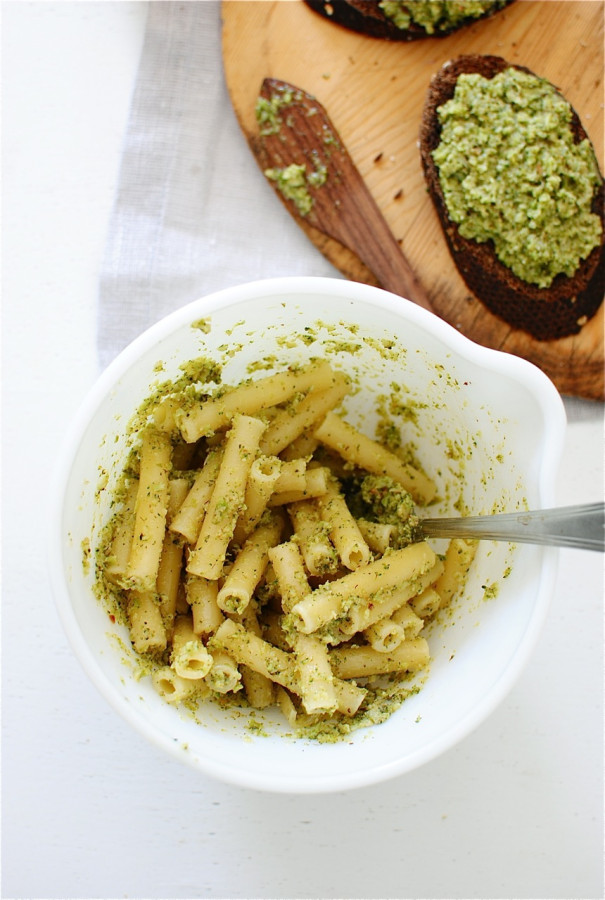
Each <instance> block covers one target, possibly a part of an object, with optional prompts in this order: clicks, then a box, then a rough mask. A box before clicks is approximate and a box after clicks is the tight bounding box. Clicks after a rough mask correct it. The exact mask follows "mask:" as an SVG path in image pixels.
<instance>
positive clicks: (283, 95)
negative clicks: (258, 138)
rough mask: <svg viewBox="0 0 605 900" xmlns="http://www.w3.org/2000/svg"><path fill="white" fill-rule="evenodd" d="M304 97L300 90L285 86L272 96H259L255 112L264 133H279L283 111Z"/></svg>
mask: <svg viewBox="0 0 605 900" xmlns="http://www.w3.org/2000/svg"><path fill="white" fill-rule="evenodd" d="M301 99H302V93H301V92H300V91H293V90H291V89H290V88H283V89H282V90H281V91H274V92H273V93H272V94H271V96H270V97H258V99H257V101H256V105H255V107H254V114H255V116H256V121H257V123H258V126H259V131H260V133H261V134H262V135H269V134H278V133H279V129H280V128H281V125H282V121H283V120H282V117H281V113H282V111H283V109H284V108H285V107H287V106H291V105H292V104H293V103H294V102H296V101H297V100H301Z"/></svg>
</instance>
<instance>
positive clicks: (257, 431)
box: [187, 415, 265, 578]
mask: <svg viewBox="0 0 605 900" xmlns="http://www.w3.org/2000/svg"><path fill="white" fill-rule="evenodd" d="M264 429H265V424H264V422H261V420H260V419H254V418H252V417H250V416H243V415H237V416H235V418H234V420H233V427H232V428H231V429H230V431H229V433H228V435H227V439H226V444H225V452H224V454H223V458H222V461H221V467H220V469H219V472H218V475H217V477H216V481H215V483H214V488H213V491H212V495H211V497H210V500H209V501H208V509H207V511H206V515H205V516H204V521H203V522H202V528H201V531H200V534H199V537H198V540H197V543H196V545H195V549H194V550H192V551H191V553H190V554H189V561H188V563H187V570H188V571H189V572H191V573H192V574H193V575H201V576H202V577H203V578H218V577H219V575H220V574H221V571H222V568H223V563H224V560H225V553H226V551H227V547H228V545H229V542H230V541H231V539H232V538H233V532H234V530H235V525H236V523H237V519H238V517H239V514H240V512H241V510H242V507H243V504H244V496H245V490H246V482H247V481H248V474H249V472H250V468H251V466H252V463H253V462H254V458H255V456H256V453H257V450H258V442H259V440H260V436H261V434H262V433H263V431H264Z"/></svg>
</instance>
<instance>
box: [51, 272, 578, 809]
mask: <svg viewBox="0 0 605 900" xmlns="http://www.w3.org/2000/svg"><path fill="white" fill-rule="evenodd" d="M309 292H311V293H321V292H327V293H329V294H331V295H332V296H338V297H340V298H343V299H349V300H351V302H352V303H356V302H362V303H366V304H370V305H372V306H376V307H379V308H383V309H386V310H389V311H391V312H394V313H395V314H399V315H400V314H401V311H402V304H403V305H404V310H405V311H404V315H403V316H402V321H405V319H406V318H407V319H409V320H411V321H412V322H414V323H415V324H417V325H418V326H419V327H420V328H421V329H422V330H425V331H427V332H429V333H430V334H431V335H432V336H433V337H436V338H437V339H438V340H440V341H441V342H442V343H443V344H444V345H445V346H446V347H447V348H448V349H449V350H451V351H453V352H456V353H457V354H459V355H460V356H462V357H463V358H466V359H467V360H469V361H470V362H473V363H474V364H475V365H481V366H485V367H487V368H488V369H490V370H491V371H492V372H494V373H496V374H498V375H502V376H505V377H508V378H511V379H512V380H514V381H517V382H521V381H522V382H523V384H524V386H525V387H526V388H527V390H528V392H529V393H530V394H531V395H532V396H533V397H534V399H535V401H536V403H537V404H538V405H539V406H540V408H541V409H542V410H543V413H544V436H543V442H544V446H547V447H548V453H547V454H546V455H545V456H544V457H543V458H542V459H541V466H540V471H539V475H538V486H537V488H538V496H539V497H541V498H542V505H543V506H544V507H547V506H549V505H552V504H553V495H554V488H555V483H556V481H555V479H556V474H557V471H558V468H559V465H560V461H561V457H562V452H563V444H564V437H565V429H566V414H565V407H564V405H563V400H562V398H561V396H560V394H559V392H558V391H557V389H556V387H555V385H554V384H553V382H552V381H551V380H550V379H549V378H548V376H547V375H546V374H545V373H544V372H542V370H540V369H539V368H538V367H537V366H536V365H534V364H533V363H531V362H529V361H527V360H525V359H523V358H521V357H517V356H513V355H512V354H509V353H506V352H504V351H500V350H495V349H492V348H488V347H485V346H482V345H480V344H477V343H476V342H474V341H472V340H471V339H469V338H467V337H466V336H465V335H463V334H461V333H460V332H458V331H457V330H456V329H455V328H454V327H453V326H452V325H450V324H449V323H447V322H445V321H444V320H442V319H440V318H439V317H438V316H436V315H435V314H433V313H431V312H429V311H427V310H425V309H423V308H421V307H419V306H417V305H415V304H414V303H412V302H411V301H409V300H406V299H405V298H402V297H400V296H398V295H396V294H393V293H391V292H389V291H385V290H383V289H382V288H378V287H374V286H372V285H367V284H363V283H360V282H351V281H348V280H346V279H342V278H329V277H324V276H285V277H279V278H265V279H260V280H256V281H251V282H246V283H243V284H239V285H234V286H231V287H228V288H224V289H222V290H219V291H215V292H212V293H210V294H207V295H204V296H201V297H199V298H197V299H195V300H193V301H191V302H189V303H187V304H185V305H184V306H182V307H180V308H178V309H176V310H174V311H173V312H171V313H169V314H168V315H166V316H164V317H163V318H162V319H160V320H159V321H157V322H155V323H154V324H152V325H151V326H150V327H149V328H147V329H146V330H145V331H143V332H142V333H141V334H140V335H138V336H137V337H136V338H135V339H134V340H133V341H131V342H130V343H129V344H128V345H127V346H126V347H124V349H123V350H122V351H121V352H120V353H119V354H118V355H117V356H116V357H115V358H114V359H113V360H112V361H111V362H110V363H109V365H108V366H107V367H106V368H105V369H104V370H103V371H102V372H101V373H100V375H99V376H98V377H97V378H96V380H95V381H94V383H93V384H92V385H91V386H90V388H89V389H88V391H87V392H86V394H85V396H84V398H83V399H82V400H81V402H80V404H79V406H78V407H77V410H76V413H75V414H74V415H73V417H72V419H71V421H70V423H69V426H68V428H67V430H66V432H65V434H64V437H63V440H62V442H61V445H60V448H59V452H58V454H57V457H56V460H55V465H54V467H53V471H52V474H51V480H50V490H49V504H48V508H47V542H46V544H47V566H48V571H49V576H50V584H51V589H52V594H53V597H54V603H55V608H56V610H57V613H58V615H59V619H60V621H61V624H62V626H63V629H64V632H65V634H66V636H67V638H68V642H69V644H70V646H71V649H72V651H73V652H74V654H75V655H76V657H77V658H78V661H79V663H80V665H81V666H82V668H83V669H84V671H85V672H86V674H87V675H88V677H89V678H90V680H91V681H92V683H93V684H94V685H95V687H96V688H97V690H98V691H99V692H100V694H101V695H102V696H103V697H104V698H105V700H106V701H107V702H108V704H109V705H110V706H111V707H112V708H113V709H114V710H115V711H116V712H118V713H119V714H120V715H121V717H122V718H123V719H125V720H126V721H127V722H128V724H130V725H131V726H132V727H134V728H135V730H137V731H138V732H139V733H140V734H141V735H142V736H144V737H145V738H146V739H147V740H148V741H150V743H151V744H153V745H155V746H156V747H158V748H160V749H162V750H164V751H167V752H168V753H169V754H170V755H171V756H172V757H173V758H176V759H178V760H179V761H181V762H184V763H186V764H188V765H189V766H190V767H193V768H195V769H196V770H197V771H200V772H202V773H205V774H208V775H210V776H212V777H215V778H217V779H218V780H220V781H223V782H225V783H230V784H235V785H238V786H240V787H247V788H251V789H255V790H262V791H267V792H274V793H275V792H278V793H292V794H296V793H327V792H336V791H343V790H348V789H356V788H360V787H365V786H369V785H372V784H376V783H378V782H382V781H385V780H387V779H390V778H393V777H396V776H398V775H403V774H405V773H407V772H410V771H412V770H413V769H416V768H418V767H419V766H420V765H424V764H426V763H428V762H429V761H431V760H433V759H435V758H436V757H438V756H439V755H441V754H442V753H444V752H445V751H446V750H448V749H450V748H452V747H454V746H455V745H456V744H458V743H459V742H460V741H461V740H462V739H463V738H464V737H466V736H467V735H469V734H470V733H471V732H472V731H474V730H475V729H476V728H477V727H478V726H479V725H480V724H481V723H482V722H483V721H484V720H485V719H486V718H487V717H488V716H489V714H490V712H491V711H493V710H495V709H496V708H497V706H498V705H499V704H500V703H501V701H502V700H503V699H504V698H505V696H506V695H507V694H508V693H509V691H510V690H511V688H512V687H513V685H514V684H515V682H516V681H517V679H518V677H519V675H520V674H521V672H522V670H523V669H524V668H525V666H526V664H527V662H528V660H529V658H530V656H531V653H532V652H533V649H534V647H535V644H536V643H537V640H538V638H539V635H540V633H541V631H542V627H543V625H544V621H545V619H546V616H547V613H548V608H549V605H550V596H551V594H552V585H553V583H554V579H555V575H556V567H557V562H558V558H559V551H558V549H557V548H554V547H553V548H551V547H542V548H540V551H541V552H542V565H541V570H540V579H539V587H538V590H537V595H536V601H535V605H534V612H533V614H532V617H531V619H530V620H529V622H528V628H527V629H526V631H525V633H524V634H523V637H522V641H521V642H520V644H519V645H518V646H517V648H516V650H515V653H514V656H513V657H512V659H511V660H510V661H509V664H508V665H507V667H506V668H505V670H504V671H503V672H502V673H501V674H500V676H499V678H498V679H497V681H496V682H495V683H494V684H493V685H492V687H491V689H490V690H489V692H488V693H486V694H485V696H484V697H483V698H482V700H481V702H480V703H478V704H477V705H476V706H475V707H473V709H472V710H470V711H469V712H468V713H467V714H466V715H465V716H463V717H462V719H460V720H459V721H458V722H457V724H456V725H455V726H454V727H451V728H450V729H449V730H448V731H447V732H445V733H443V734H442V735H440V736H439V737H438V738H436V739H434V740H433V741H432V742H431V743H430V744H429V745H427V746H425V747H423V748H422V750H418V751H416V752H415V753H414V754H410V755H408V757H407V759H406V760H404V758H403V757H402V758H401V760H399V761H398V760H394V761H392V762H389V763H382V764H378V765H377V766H374V767H371V768H365V769H361V770H359V771H356V772H349V773H344V774H343V775H342V776H334V775H333V774H331V775H329V776H322V775H321V774H315V775H314V776H312V777H311V776H310V777H305V779H304V780H302V781H301V780H300V779H299V780H298V781H297V777H296V776H294V777H292V778H291V777H289V776H280V777H277V776H275V775H269V774H267V775H265V774H263V773H258V772H254V771H251V770H250V769H246V768H245V766H242V767H239V768H237V769H235V768H234V767H233V765H232V764H229V765H228V766H226V765H224V764H222V763H221V761H220V760H214V759H209V758H207V757H206V758H204V759H203V760H202V759H197V758H194V757H193V755H192V754H191V753H189V752H187V751H186V750H184V749H183V748H182V747H181V745H180V743H178V742H176V741H175V740H174V739H171V738H169V737H168V736H167V735H165V734H164V733H162V732H159V731H158V730H156V729H155V728H154V727H153V725H152V724H151V723H150V722H148V721H147V720H146V719H145V718H144V717H142V716H139V715H137V714H136V712H135V711H134V710H133V708H132V706H131V705H130V704H129V703H127V702H126V701H125V700H124V699H123V698H122V697H121V696H119V695H117V694H116V692H115V690H114V689H113V688H112V686H111V685H110V683H109V682H108V680H107V678H106V676H105V675H104V673H103V671H102V669H101V667H100V666H99V664H98V662H97V660H96V658H95V657H94V655H93V653H92V651H91V650H90V648H89V646H88V644H87V642H86V640H85V639H84V637H83V635H82V632H81V630H80V628H79V625H78V622H77V618H76V615H75V612H74V610H73V607H72V604H71V599H70V592H69V588H68V586H67V583H66V577H65V572H64V566H63V533H62V528H61V523H62V518H63V513H64V497H65V492H66V489H67V485H68V482H69V478H70V472H71V467H72V464H73V461H74V459H75V457H76V455H77V452H78V450H79V447H80V444H81V441H82V439H83V436H84V434H85V432H86V429H87V428H88V426H89V424H90V423H91V422H92V421H93V420H94V417H95V415H96V413H97V411H98V409H99V406H100V405H101V403H102V402H103V400H104V399H105V397H106V396H107V394H108V393H109V392H110V390H111V388H112V387H113V386H114V385H115V384H116V383H117V382H118V381H119V379H120V378H121V377H122V376H123V375H124V374H125V373H126V372H127V371H128V370H129V369H130V368H131V366H132V365H133V364H134V363H135V362H136V360H137V359H138V358H139V357H140V356H142V355H144V354H145V353H146V352H147V351H149V350H151V349H152V348H153V347H154V346H155V345H156V344H157V343H158V342H159V340H160V339H162V338H164V337H165V336H166V335H169V334H171V333H173V332H174V331H176V330H178V329H179V328H181V327H183V326H187V325H188V324H190V323H191V322H192V321H195V319H197V318H200V317H201V316H202V315H203V316H206V315H211V314H212V313H213V312H215V311H218V310H220V309H223V308H226V307H229V306H230V305H237V304H239V303H242V302H246V301H249V300H251V299H253V298H254V297H255V296H261V295H262V296H263V297H273V296H275V295H278V294H286V295H289V296H290V297H293V296H294V295H296V294H304V293H309ZM352 293H354V295H355V296H351V294H352ZM416 756H418V757H420V756H421V757H422V758H421V759H418V760H417V759H416V758H415V757H416Z"/></svg>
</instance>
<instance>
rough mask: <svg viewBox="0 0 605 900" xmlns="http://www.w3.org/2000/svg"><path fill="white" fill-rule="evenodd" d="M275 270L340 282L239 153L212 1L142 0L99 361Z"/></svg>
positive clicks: (590, 414)
mask: <svg viewBox="0 0 605 900" xmlns="http://www.w3.org/2000/svg"><path fill="white" fill-rule="evenodd" d="M259 89H260V85H259ZM283 275H324V276H331V277H342V276H341V275H340V273H339V272H338V270H337V269H336V268H335V267H334V266H333V265H332V264H331V263H330V262H328V260H327V259H325V257H323V256H322V254H321V253H320V251H319V250H317V249H316V248H315V247H314V245H313V244H312V243H311V242H310V241H309V240H308V238H307V237H306V235H305V234H304V232H303V231H302V230H301V229H300V228H299V227H298V225H297V224H296V223H295V222H294V220H293V219H292V218H291V217H290V215H289V214H288V212H287V210H286V209H285V207H283V205H282V204H281V203H280V202H279V200H278V199H277V198H276V197H275V193H274V191H273V189H272V187H271V186H270V185H269V184H268V183H267V182H266V181H265V179H264V178H263V176H262V174H261V172H260V170H259V168H258V165H257V163H256V161H255V160H254V158H253V156H252V153H251V152H250V150H249V148H248V145H247V143H246V140H245V138H244V135H243V133H242V131H241V129H240V127H239V124H238V122H237V119H236V117H235V113H234V112H233V108H232V106H231V102H230V99H229V95H228V92H227V88H226V85H225V80H224V74H223V65H222V56H221V22H220V2H219V0H189V2H185V3H182V2H176V0H174V2H172V0H152V2H151V3H150V4H149V7H148V20H147V27H146V33H145V40H144V44H143V50H142V55H141V61H140V65H139V71H138V75H137V81H136V85H135V89H134V94H133V99H132V106H131V110H130V116H129V121H128V127H127V132H126V136H125V141H124V150H123V158H122V164H121V171H120V176H119V184H118V190H117V196H116V200H115V204H114V208H113V211H112V214H111V220H110V224H109V234H108V239H107V246H106V252H105V257H104V260H103V264H102V271H101V274H100V283H99V304H98V353H99V362H100V364H101V366H103V367H104V366H106V365H107V364H108V363H109V362H110V361H111V360H112V359H113V357H114V356H116V355H117V354H118V353H119V351H120V350H122V349H123V348H124V347H125V346H126V345H127V344H128V343H130V341H131V340H133V339H134V338H135V337H136V336H137V335H138V334H140V333H141V332H142V331H144V330H145V329H146V328H148V327H149V326H150V325H152V324H153V323H154V322H156V321H157V320H158V319H160V318H162V316H165V315H167V314H168V313H169V312H172V311H173V310H174V309H177V308H179V307H180V306H183V305H184V304H186V303H188V302H190V301H192V300H195V299H197V298H198V297H201V296H203V295H205V294H209V293H211V292H213V291H216V290H220V289H222V288H226V287H231V286H232V285H235V284H241V283H243V282H246V281H254V280H256V279H259V278H271V277H278V276H283ZM565 406H566V410H567V415H568V419H569V421H574V420H592V421H594V420H595V418H596V419H597V420H599V421H602V415H603V406H602V404H600V403H593V402H590V401H583V400H580V399H578V398H565Z"/></svg>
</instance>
